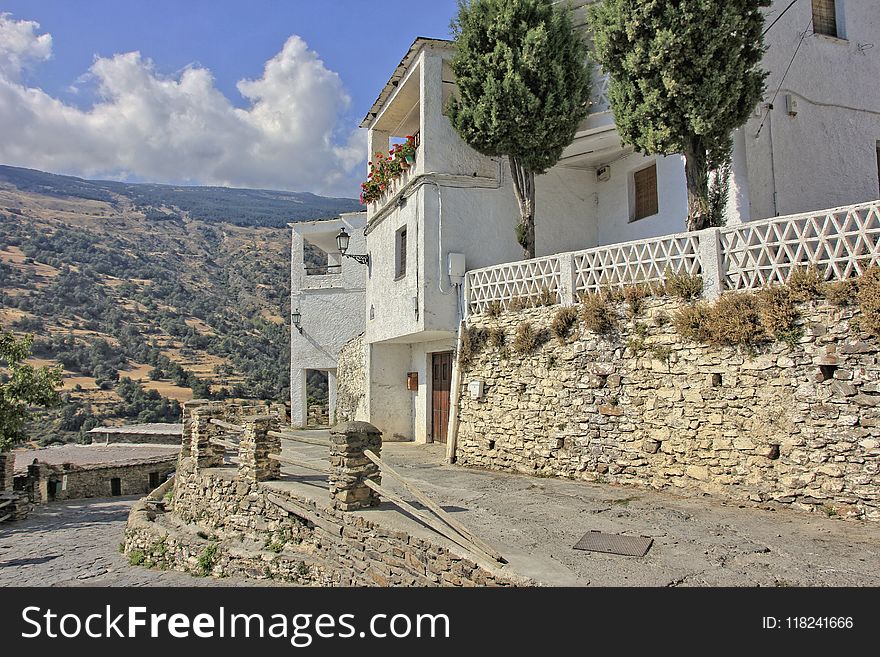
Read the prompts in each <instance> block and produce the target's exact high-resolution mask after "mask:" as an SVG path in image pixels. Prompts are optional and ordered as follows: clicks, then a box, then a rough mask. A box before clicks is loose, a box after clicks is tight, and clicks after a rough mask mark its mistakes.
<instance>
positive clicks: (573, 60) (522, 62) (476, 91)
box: [449, 0, 591, 258]
mask: <svg viewBox="0 0 880 657" xmlns="http://www.w3.org/2000/svg"><path fill="white" fill-rule="evenodd" d="M452 31H453V34H454V36H455V42H456V53H455V56H454V58H453V61H452V70H453V72H454V73H455V76H456V83H457V85H458V94H457V95H456V96H454V97H453V99H452V100H451V102H450V106H449V115H450V119H451V120H452V125H453V126H454V127H455V129H456V131H457V132H458V133H459V134H460V135H461V137H462V138H463V139H464V140H465V141H466V142H467V143H468V144H470V145H471V146H472V147H473V148H474V149H476V150H477V151H479V152H480V153H482V154H484V155H488V156H491V157H500V156H507V157H508V159H509V160H510V169H511V172H512V175H513V188H514V193H515V194H516V198H517V201H518V203H519V206H520V222H519V225H518V226H517V241H518V242H519V244H520V245H521V246H522V247H523V252H524V255H525V257H526V258H534V257H535V175H536V174H541V173H544V172H545V171H547V169H549V168H550V167H552V166H553V165H554V164H556V163H557V162H558V161H559V158H560V157H561V155H562V151H563V149H564V148H565V147H566V146H568V145H569V144H570V143H571V142H572V140H573V139H574V135H575V131H576V129H577V126H578V124H579V123H580V122H581V121H582V120H583V119H584V118H585V117H586V116H587V113H588V111H589V110H588V103H589V98H590V92H591V80H590V78H591V68H590V65H589V62H588V59H587V56H588V49H587V46H586V44H585V43H584V41H583V40H582V38H581V36H580V35H579V34H578V33H577V32H576V31H575V29H574V27H573V26H572V23H571V19H570V17H569V10H568V7H567V6H565V5H555V6H554V5H553V4H551V2H549V0H459V7H458V16H457V17H456V18H455V19H454V20H453V23H452Z"/></svg>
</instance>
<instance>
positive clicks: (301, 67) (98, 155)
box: [0, 0, 456, 195]
mask: <svg viewBox="0 0 880 657" xmlns="http://www.w3.org/2000/svg"><path fill="white" fill-rule="evenodd" d="M455 9H456V3H455V0H431V1H430V2H416V1H414V0H410V1H409V2H405V1H403V0H377V1H375V2H364V1H355V0H336V1H328V2H313V1H309V0H297V1H294V0H288V1H281V0H274V1H273V0H251V1H250V2H237V1H232V0H214V1H208V0H186V1H185V2H183V1H180V0H178V1H171V0H148V1H147V0H125V1H123V0H115V1H111V0H78V1H77V2H72V1H70V0H0V13H5V14H7V15H6V16H5V18H4V19H3V21H2V23H0V121H3V122H6V121H5V120H6V119H9V120H10V121H13V120H14V123H15V125H16V126H17V127H18V128H19V129H18V130H17V131H16V132H17V133H18V134H21V135H22V136H21V137H20V138H18V139H17V140H16V141H15V143H13V144H6V145H0V162H2V163H5V164H17V165H20V166H34V167H36V168H46V169H49V170H53V171H59V172H63V173H71V174H78V175H84V176H99V175H101V176H104V177H113V178H124V179H130V180H151V181H159V182H182V183H186V182H189V183H194V184H199V183H211V184H231V185H241V186H266V187H274V188H282V187H283V188H287V189H308V190H310V191H316V192H319V193H334V194H343V193H344V194H345V195H354V194H355V192H356V190H357V185H356V181H357V180H358V179H359V177H360V175H361V164H360V162H355V161H354V160H355V155H356V154H357V152H358V149H359V148H363V144H364V143H365V140H364V139H363V136H362V135H358V134H357V133H356V132H354V131H355V129H356V127H357V123H358V122H359V121H360V119H361V118H362V117H363V115H364V114H365V113H366V111H367V110H368V109H369V107H370V105H371V104H372V102H373V100H374V99H375V97H376V95H377V94H378V92H379V91H380V89H381V87H382V85H383V84H384V83H385V81H386V80H387V78H388V76H389V75H390V74H391V73H392V72H393V70H394V68H395V66H396V65H397V64H398V62H399V61H400V58H401V57H402V56H403V54H404V53H405V52H406V49H407V48H408V46H409V45H410V43H411V42H412V40H413V39H414V38H415V37H416V36H430V37H443V38H445V37H448V36H449V22H450V19H451V18H452V16H453V15H454V13H455ZM36 24H39V25H38V26H36ZM294 36H296V37H299V39H294V40H292V41H291V37H294ZM4 41H5V43H6V44H7V45H5V46H4V45H3V42H4ZM9 44H12V45H9ZM135 53H139V56H137V55H136V54H135ZM4 57H5V62H4ZM273 58H274V61H275V62H276V64H277V65H276V66H275V67H274V68H272V69H271V70H270V68H267V62H270V61H273ZM188 71H189V72H190V75H187V72H188ZM297 71H299V73H297ZM337 76H338V77H337ZM242 80H250V81H252V82H253V83H254V84H252V85H251V86H250V87H249V91H248V92H247V97H245V96H244V95H243V94H242V92H241V87H240V84H239V83H240V81H242ZM4 85H7V87H4ZM221 95H222V96H221ZM224 97H225V99H224ZM193 99H195V100H193ZM307 99H312V100H313V102H312V104H311V106H308V105H309V103H308V102H307ZM4 110H5V111H7V112H10V115H9V116H4V114H3V112H4ZM13 111H14V112H15V115H14V116H13V115H12V114H11V112H13ZM328 114H332V115H333V116H332V121H330V120H329V119H328V117H327V115H328ZM278 116H280V121H274V119H272V120H269V119H268V118H267V117H275V118H277V117H278ZM65 130H67V131H68V132H69V134H67V133H65ZM360 132H363V131H360ZM315 133H319V135H320V137H321V139H318V138H317V136H316V134H315ZM41 134H43V135H44V136H45V137H44V138H43V139H41V138H40V135H41ZM49 134H51V136H52V139H49V138H48V135H49ZM108 135H114V137H113V139H110V138H108ZM226 135H233V136H234V138H233V137H229V138H228V139H227V138H226V137H225V136H226ZM26 137H27V138H26ZM139 140H140V141H139ZM162 149H164V151H165V152H167V155H165V154H163V150H162ZM175 149H179V150H180V151H181V152H180V153H175V152H174V151H175ZM317 151H325V153H324V155H326V157H324V158H323V159H321V158H320V157H319V155H320V153H318V152H317ZM305 154H307V155H305ZM261 155H262V156H263V159H260V157H261ZM360 159H361V160H362V159H363V158H360ZM319 160H320V161H319ZM248 163H251V168H250V169H249V170H245V169H244V167H245V166H246V165H247V164H248ZM283 168H287V169H288V175H286V176H285V175H281V174H280V172H279V171H278V170H279V169H283Z"/></svg>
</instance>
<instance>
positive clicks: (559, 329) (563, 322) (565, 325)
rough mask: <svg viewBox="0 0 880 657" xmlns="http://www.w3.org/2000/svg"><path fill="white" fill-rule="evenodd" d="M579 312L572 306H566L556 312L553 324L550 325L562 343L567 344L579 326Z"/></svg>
mask: <svg viewBox="0 0 880 657" xmlns="http://www.w3.org/2000/svg"><path fill="white" fill-rule="evenodd" d="M577 321H578V311H577V308H574V307H572V306H565V307H563V308H560V309H559V310H557V311H556V315H554V317H553V322H552V323H551V324H550V330H551V331H553V335H555V336H556V337H557V338H558V339H559V341H560V342H565V341H566V340H568V338H569V336H570V335H571V332H572V330H573V329H574V327H575V326H577Z"/></svg>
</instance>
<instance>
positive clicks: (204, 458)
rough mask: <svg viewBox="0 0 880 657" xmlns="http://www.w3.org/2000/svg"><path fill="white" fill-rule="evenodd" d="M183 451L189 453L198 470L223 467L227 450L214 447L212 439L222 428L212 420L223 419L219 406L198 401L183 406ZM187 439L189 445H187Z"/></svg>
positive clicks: (217, 446) (221, 409)
mask: <svg viewBox="0 0 880 657" xmlns="http://www.w3.org/2000/svg"><path fill="white" fill-rule="evenodd" d="M183 408H184V410H183V418H184V419H183V442H184V444H183V450H182V451H181V454H184V453H189V455H190V456H191V457H192V459H193V462H194V464H195V465H196V467H197V468H215V467H218V466H221V465H223V455H224V454H225V453H226V450H225V449H224V448H223V447H221V446H219V445H212V444H211V438H212V437H214V436H217V435H218V434H219V433H220V428H219V427H217V426H215V425H213V424H211V422H210V421H211V420H212V419H215V418H216V419H218V420H219V419H221V416H222V415H223V408H222V407H221V406H219V405H217V404H212V403H211V402H208V401H205V400H202V399H197V400H193V401H188V402H186V403H185V404H184V405H183ZM187 439H189V440H188V444H187Z"/></svg>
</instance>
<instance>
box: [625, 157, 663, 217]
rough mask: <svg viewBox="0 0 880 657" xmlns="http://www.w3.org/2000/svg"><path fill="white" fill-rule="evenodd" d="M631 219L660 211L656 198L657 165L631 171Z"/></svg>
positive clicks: (648, 215)
mask: <svg viewBox="0 0 880 657" xmlns="http://www.w3.org/2000/svg"><path fill="white" fill-rule="evenodd" d="M633 190H634V193H633V212H632V220H633V221H638V220H639V219H644V218H645V217H650V216H651V215H655V214H657V213H658V212H660V206H659V203H658V200H657V165H656V164H652V165H651V166H649V167H646V168H644V169H641V170H639V171H636V172H635V173H633Z"/></svg>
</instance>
